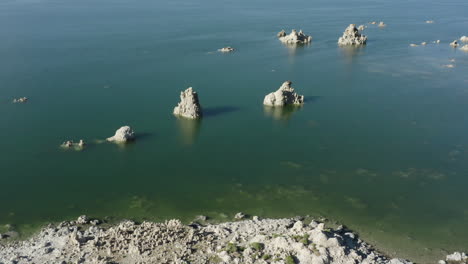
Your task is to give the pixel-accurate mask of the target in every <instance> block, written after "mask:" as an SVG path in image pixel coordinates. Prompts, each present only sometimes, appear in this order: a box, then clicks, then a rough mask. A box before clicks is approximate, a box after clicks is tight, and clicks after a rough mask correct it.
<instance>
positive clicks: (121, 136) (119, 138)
mask: <svg viewBox="0 0 468 264" xmlns="http://www.w3.org/2000/svg"><path fill="white" fill-rule="evenodd" d="M134 139H135V132H133V130H132V129H131V128H130V127H129V126H123V127H121V128H119V129H117V131H115V135H114V136H112V137H110V138H107V141H110V142H118V143H125V142H128V141H132V140H134Z"/></svg>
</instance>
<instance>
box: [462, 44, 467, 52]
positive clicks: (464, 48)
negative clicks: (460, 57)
mask: <svg viewBox="0 0 468 264" xmlns="http://www.w3.org/2000/svg"><path fill="white" fill-rule="evenodd" d="M460 50H463V51H468V44H466V45H463V47H461V48H460Z"/></svg>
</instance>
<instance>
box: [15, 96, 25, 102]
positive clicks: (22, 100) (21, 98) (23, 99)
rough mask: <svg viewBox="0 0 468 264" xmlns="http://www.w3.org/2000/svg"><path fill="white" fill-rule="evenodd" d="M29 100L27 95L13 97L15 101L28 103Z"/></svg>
mask: <svg viewBox="0 0 468 264" xmlns="http://www.w3.org/2000/svg"><path fill="white" fill-rule="evenodd" d="M27 101H28V98H27V97H20V98H15V99H13V103H26V102H27Z"/></svg>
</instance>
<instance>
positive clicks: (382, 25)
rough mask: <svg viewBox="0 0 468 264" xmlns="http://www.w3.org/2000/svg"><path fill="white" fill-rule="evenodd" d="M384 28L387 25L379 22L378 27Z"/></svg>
mask: <svg viewBox="0 0 468 264" xmlns="http://www.w3.org/2000/svg"><path fill="white" fill-rule="evenodd" d="M386 26H387V24H385V23H384V22H383V21H380V23H379V27H386Z"/></svg>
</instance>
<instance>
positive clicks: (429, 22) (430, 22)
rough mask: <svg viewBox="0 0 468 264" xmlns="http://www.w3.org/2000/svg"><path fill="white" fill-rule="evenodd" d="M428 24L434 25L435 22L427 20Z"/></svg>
mask: <svg viewBox="0 0 468 264" xmlns="http://www.w3.org/2000/svg"><path fill="white" fill-rule="evenodd" d="M426 23H427V24H432V23H434V20H426Z"/></svg>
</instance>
